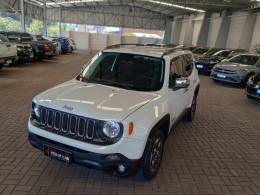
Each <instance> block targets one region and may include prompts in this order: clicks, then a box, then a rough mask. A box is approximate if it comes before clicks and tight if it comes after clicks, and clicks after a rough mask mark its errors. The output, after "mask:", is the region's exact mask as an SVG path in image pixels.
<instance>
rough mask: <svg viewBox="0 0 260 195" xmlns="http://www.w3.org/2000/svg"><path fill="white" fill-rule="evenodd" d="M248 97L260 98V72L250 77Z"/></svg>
mask: <svg viewBox="0 0 260 195" xmlns="http://www.w3.org/2000/svg"><path fill="white" fill-rule="evenodd" d="M246 94H247V97H248V98H253V99H258V100H260V72H258V73H257V74H256V75H254V76H252V77H250V78H249V80H248V82H247V86H246Z"/></svg>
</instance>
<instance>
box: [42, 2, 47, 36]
mask: <svg viewBox="0 0 260 195" xmlns="http://www.w3.org/2000/svg"><path fill="white" fill-rule="evenodd" d="M43 35H44V36H47V21H46V0H44V2H43Z"/></svg>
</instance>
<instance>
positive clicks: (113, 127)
mask: <svg viewBox="0 0 260 195" xmlns="http://www.w3.org/2000/svg"><path fill="white" fill-rule="evenodd" d="M103 133H104V134H105V135H106V136H107V137H109V138H115V137H117V136H118V135H119V133H120V125H119V123H117V122H115V121H108V122H105V123H104V125H103Z"/></svg>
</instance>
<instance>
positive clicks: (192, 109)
mask: <svg viewBox="0 0 260 195" xmlns="http://www.w3.org/2000/svg"><path fill="white" fill-rule="evenodd" d="M196 108H197V95H194V96H193V99H192V103H191V107H190V108H188V110H187V113H186V121H188V122H192V121H193V120H194V118H195V114H196Z"/></svg>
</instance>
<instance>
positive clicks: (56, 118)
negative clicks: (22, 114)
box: [40, 107, 97, 140]
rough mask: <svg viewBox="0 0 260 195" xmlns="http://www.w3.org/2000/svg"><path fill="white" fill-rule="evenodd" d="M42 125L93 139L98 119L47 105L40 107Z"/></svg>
mask: <svg viewBox="0 0 260 195" xmlns="http://www.w3.org/2000/svg"><path fill="white" fill-rule="evenodd" d="M40 114H41V116H40V125H41V127H42V128H43V129H45V130H47V131H51V132H53V133H57V134H61V135H64V136H67V137H71V138H74V139H80V140H93V139H94V137H95V132H96V129H97V128H96V127H97V121H96V120H94V119H88V118H85V117H81V116H77V115H74V114H69V113H65V112H61V111H57V110H53V109H49V108H45V107H40Z"/></svg>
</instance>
